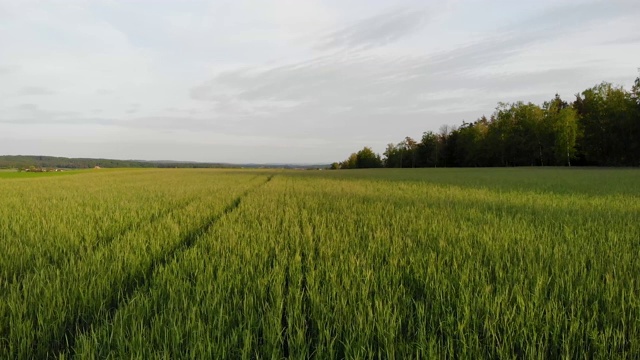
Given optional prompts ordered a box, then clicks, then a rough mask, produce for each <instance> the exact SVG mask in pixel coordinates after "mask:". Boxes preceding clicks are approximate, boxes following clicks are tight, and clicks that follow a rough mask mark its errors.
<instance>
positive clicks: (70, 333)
mask: <svg viewBox="0 0 640 360" xmlns="http://www.w3.org/2000/svg"><path fill="white" fill-rule="evenodd" d="M274 176H275V175H270V176H268V177H267V179H266V180H265V181H264V182H262V183H260V184H258V185H256V186H253V187H251V188H249V189H247V190H245V191H244V192H242V193H241V194H240V195H239V196H238V197H236V198H235V199H234V200H233V201H231V203H229V204H228V205H227V206H226V207H225V208H224V209H223V210H222V211H221V212H220V213H217V214H215V215H212V216H210V217H209V218H208V219H207V220H205V221H204V222H203V224H202V225H200V226H199V227H196V228H194V229H193V230H192V231H190V232H189V233H187V234H186V235H185V236H184V237H183V238H182V240H181V241H180V242H178V243H177V245H176V246H174V247H173V248H172V249H171V250H169V251H168V252H167V253H165V254H164V255H163V256H160V257H158V258H156V259H155V260H154V261H153V262H152V263H151V265H150V266H149V267H148V268H147V269H146V271H145V272H144V273H142V274H138V275H137V276H132V277H131V278H130V279H128V280H127V281H126V285H125V286H124V287H121V288H119V289H114V290H115V291H113V292H112V295H113V296H112V297H111V298H110V299H109V301H108V303H109V307H108V308H109V310H108V312H107V314H106V317H104V318H101V319H98V318H97V316H96V315H97V314H94V317H93V319H91V320H90V321H82V320H80V319H77V320H76V321H72V323H71V324H69V325H68V326H67V327H66V329H67V330H66V331H65V335H64V337H63V338H61V339H59V340H58V341H56V342H53V343H52V344H51V346H50V348H49V349H50V352H49V354H48V355H49V356H51V355H53V356H54V357H55V358H61V357H62V356H66V355H69V354H70V355H73V353H74V351H73V350H74V348H75V344H76V341H77V339H78V338H79V337H81V336H82V335H84V334H86V333H87V332H89V330H91V329H92V328H93V327H95V326H100V325H102V324H104V323H108V322H110V321H111V320H112V319H113V317H114V316H115V314H116V312H117V311H118V310H119V309H120V308H122V307H123V306H125V305H126V304H128V303H129V302H130V301H131V300H132V299H134V298H135V297H136V295H137V294H138V292H139V291H141V290H142V289H144V288H146V287H148V286H149V284H150V282H151V280H152V279H153V274H154V272H155V271H156V270H158V269H160V268H162V267H164V266H166V265H167V264H168V263H170V262H171V261H173V260H176V259H177V258H178V256H179V255H180V254H182V253H183V252H185V251H187V250H189V249H190V248H192V247H193V246H194V245H195V244H196V242H197V241H198V240H199V239H200V238H201V237H203V236H204V235H206V234H207V232H209V230H210V229H211V228H212V227H213V226H215V224H216V223H217V222H219V221H220V220H221V219H222V218H223V217H225V216H227V215H228V214H230V213H232V212H233V211H235V210H236V209H237V208H238V207H239V206H240V203H241V202H242V199H243V198H245V197H246V196H247V195H249V194H250V193H252V192H254V191H256V190H258V189H260V188H261V187H263V186H265V185H266V184H267V183H268V182H270V181H271V180H272V179H273V177H274ZM49 356H47V357H49Z"/></svg>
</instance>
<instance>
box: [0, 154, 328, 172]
mask: <svg viewBox="0 0 640 360" xmlns="http://www.w3.org/2000/svg"><path fill="white" fill-rule="evenodd" d="M30 166H35V167H46V168H62V169H87V168H93V167H96V166H100V167H103V168H176V167H177V168H280V169H282V168H284V169H306V168H327V167H329V165H328V164H302V165H298V164H228V163H205V162H195V161H173V160H160V161H155V160H154V161H147V160H114V159H90V158H66V157H57V156H40V155H0V168H22V169H24V168H28V167H30Z"/></svg>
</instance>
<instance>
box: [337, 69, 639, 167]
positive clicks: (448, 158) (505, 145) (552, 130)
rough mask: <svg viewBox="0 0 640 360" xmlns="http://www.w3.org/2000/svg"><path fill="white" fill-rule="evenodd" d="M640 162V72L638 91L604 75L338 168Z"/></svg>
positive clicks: (366, 152)
mask: <svg viewBox="0 0 640 360" xmlns="http://www.w3.org/2000/svg"><path fill="white" fill-rule="evenodd" d="M549 165H551V166H572V165H578V166H639V165H640V77H638V78H636V80H635V83H634V85H633V87H632V89H631V90H630V91H627V90H625V89H624V88H623V87H622V86H614V85H612V84H611V83H607V82H603V83H601V84H599V85H596V86H594V87H592V88H590V89H587V90H585V91H583V92H582V93H580V94H577V95H576V99H575V100H574V101H573V102H572V103H568V102H566V101H564V100H562V99H561V98H560V96H559V95H557V94H556V95H555V97H554V98H552V99H551V100H549V101H546V102H544V103H543V104H542V105H536V104H533V103H531V102H528V103H524V102H521V101H520V102H515V103H498V106H497V108H496V110H495V112H494V113H493V114H492V115H491V117H489V118H487V117H486V116H482V117H480V118H479V119H477V120H476V121H474V122H471V123H467V122H464V121H463V122H462V125H460V126H458V127H455V126H453V127H450V126H447V125H444V126H442V127H441V128H440V131H438V132H433V131H427V132H425V133H423V134H422V138H421V139H420V140H414V139H413V138H411V137H409V136H407V137H405V138H404V140H402V141H400V142H399V143H397V144H393V143H390V144H388V145H387V148H386V150H385V151H384V153H383V157H381V156H380V155H379V154H376V153H374V152H373V150H371V148H369V147H365V148H363V149H362V150H360V151H358V152H355V153H353V154H351V156H349V158H347V159H346V160H344V161H342V162H336V163H333V164H332V165H331V168H332V169H356V168H376V167H389V168H412V167H413V168H415V167H480V166H486V167H490V166H549Z"/></svg>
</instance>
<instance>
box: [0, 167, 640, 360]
mask: <svg viewBox="0 0 640 360" xmlns="http://www.w3.org/2000/svg"><path fill="white" fill-rule="evenodd" d="M638 183H640V173H639V172H638V171H637V170H614V169H611V170H593V169H571V170H569V169H531V168H525V169H420V170H408V169H407V170H393V169H389V170H368V171H335V172H327V171H322V172H317V171H315V172H299V171H255V170H254V171H233V170H225V171H222V170H129V171H113V172H102V173H100V172H91V173H83V174H77V175H73V176H65V177H56V178H42V179H35V178H29V179H4V180H2V181H0V189H1V190H2V193H3V195H5V196H3V197H2V198H0V206H1V207H0V211H1V212H2V215H3V216H2V219H1V220H0V236H1V239H2V246H3V251H2V253H3V254H2V255H1V256H3V257H1V258H0V259H2V262H1V263H0V266H1V267H0V271H1V273H0V275H1V276H2V285H1V286H2V289H3V293H2V294H0V320H1V321H2V323H1V325H2V327H1V328H0V331H1V332H0V357H3V358H4V357H7V358H21V359H22V358H23V359H28V358H34V357H35V358H47V357H48V358H56V357H59V358H80V359H85V358H87V359H91V358H166V359H175V358H230V359H236V358H273V359H277V358H318V359H325V358H349V359H355V358H385V359H386V358H388V359H404V358H420V359H422V358H464V359H479V358H500V359H502V358H509V359H511V358H526V359H546V358H598V359H612V358H628V359H633V358H638V357H640V285H639V284H638V281H637V274H638V273H640V260H638V254H639V253H640V242H639V241H638V239H640V226H639V225H638V219H640V188H639V187H638V186H637V184H638ZM105 203H110V205H109V204H105ZM56 204H58V205H56ZM59 204H67V206H66V207H62V206H61V205H59ZM50 212H51V213H52V214H51V215H50V217H47V214H49V213H50ZM23 239H24V240H23ZM8 254H11V255H8Z"/></svg>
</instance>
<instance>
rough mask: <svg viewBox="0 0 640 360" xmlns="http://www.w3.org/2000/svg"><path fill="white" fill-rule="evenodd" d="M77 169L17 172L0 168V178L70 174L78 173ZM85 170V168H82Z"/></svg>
mask: <svg viewBox="0 0 640 360" xmlns="http://www.w3.org/2000/svg"><path fill="white" fill-rule="evenodd" d="M78 171H79V170H74V171H64V172H18V171H15V170H0V179H24V178H37V177H49V176H61V175H71V174H76V173H78ZM83 171H87V170H83Z"/></svg>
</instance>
